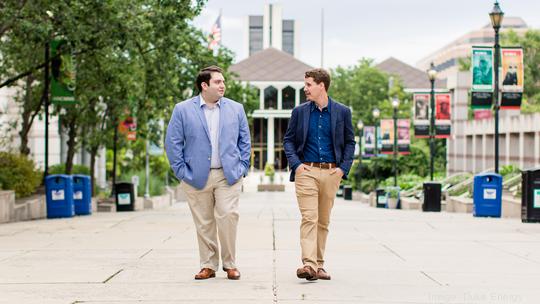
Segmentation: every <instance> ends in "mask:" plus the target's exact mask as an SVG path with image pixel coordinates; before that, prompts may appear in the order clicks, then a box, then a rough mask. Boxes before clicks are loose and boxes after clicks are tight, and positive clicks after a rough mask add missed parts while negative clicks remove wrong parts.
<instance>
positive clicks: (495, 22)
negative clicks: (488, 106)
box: [489, 1, 504, 173]
mask: <svg viewBox="0 0 540 304" xmlns="http://www.w3.org/2000/svg"><path fill="white" fill-rule="evenodd" d="M503 17H504V13H503V11H502V10H501V8H500V7H499V1H495V4H494V5H493V9H492V10H491V13H489V18H490V19H491V25H492V26H493V30H494V31H495V46H494V49H495V50H494V51H495V60H494V61H495V62H494V65H493V68H494V69H495V71H494V72H495V90H494V92H493V106H494V109H495V173H499V108H500V104H499V56H500V54H499V53H500V45H499V29H500V28H501V23H502V20H503Z"/></svg>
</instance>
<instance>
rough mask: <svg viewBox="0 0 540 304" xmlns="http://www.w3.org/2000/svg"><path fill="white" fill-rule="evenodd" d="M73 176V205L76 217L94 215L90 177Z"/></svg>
mask: <svg viewBox="0 0 540 304" xmlns="http://www.w3.org/2000/svg"><path fill="white" fill-rule="evenodd" d="M72 176H73V204H74V205H75V214H76V215H88V214H91V213H92V184H91V182H90V176H88V175H82V174H74V175H72Z"/></svg>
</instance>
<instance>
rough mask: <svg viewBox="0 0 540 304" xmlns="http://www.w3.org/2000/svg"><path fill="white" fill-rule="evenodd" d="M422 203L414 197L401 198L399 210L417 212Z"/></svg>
mask: <svg viewBox="0 0 540 304" xmlns="http://www.w3.org/2000/svg"><path fill="white" fill-rule="evenodd" d="M421 205H422V203H421V202H420V200H419V199H417V198H415V197H402V198H401V209H408V210H418V209H420V206H421Z"/></svg>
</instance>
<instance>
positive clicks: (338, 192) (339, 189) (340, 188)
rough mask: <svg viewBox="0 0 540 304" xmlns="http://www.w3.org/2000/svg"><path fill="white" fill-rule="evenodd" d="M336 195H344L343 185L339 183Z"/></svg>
mask: <svg viewBox="0 0 540 304" xmlns="http://www.w3.org/2000/svg"><path fill="white" fill-rule="evenodd" d="M336 196H338V197H342V196H343V185H339V188H338V190H337V192H336Z"/></svg>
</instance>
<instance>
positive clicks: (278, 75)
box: [229, 48, 313, 82]
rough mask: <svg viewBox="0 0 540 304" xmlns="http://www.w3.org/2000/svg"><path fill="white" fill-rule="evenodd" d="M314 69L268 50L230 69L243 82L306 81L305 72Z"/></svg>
mask: <svg viewBox="0 0 540 304" xmlns="http://www.w3.org/2000/svg"><path fill="white" fill-rule="evenodd" d="M310 69H313V67H311V66H309V65H307V64H305V63H303V62H302V61H300V60H298V59H296V58H294V57H293V56H292V55H289V54H287V53H285V52H283V51H280V50H277V49H275V48H266V49H264V50H262V51H259V52H257V53H255V54H253V55H251V56H249V57H248V58H246V59H244V60H242V61H240V62H238V63H237V64H234V65H232V66H231V68H230V69H229V70H230V71H231V72H234V73H236V74H237V75H238V76H237V77H236V78H237V79H238V80H241V81H302V82H303V81H304V72H306V71H307V70H310Z"/></svg>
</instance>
